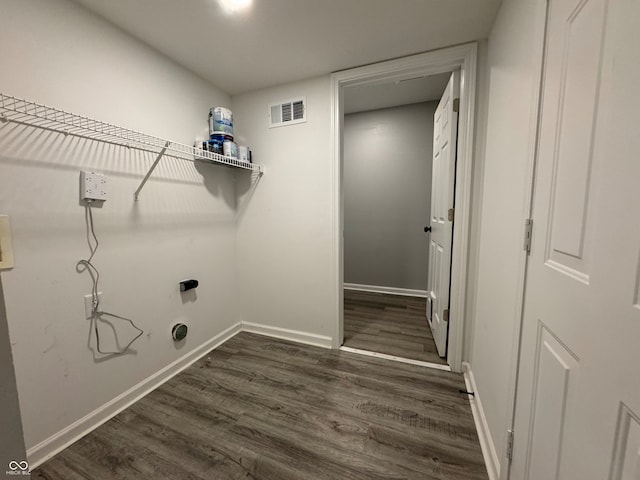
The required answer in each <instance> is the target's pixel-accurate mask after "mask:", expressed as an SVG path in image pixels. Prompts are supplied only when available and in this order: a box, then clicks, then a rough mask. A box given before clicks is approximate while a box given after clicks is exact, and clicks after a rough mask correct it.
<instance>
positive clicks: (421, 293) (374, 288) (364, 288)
mask: <svg viewBox="0 0 640 480" xmlns="http://www.w3.org/2000/svg"><path fill="white" fill-rule="evenodd" d="M344 289H345V290H356V291H358V292H372V293H387V294H389V295H404V296H405V297H421V298H427V291H426V290H412V289H410V288H396V287H382V286H378V285H362V284H360V283H345V284H344Z"/></svg>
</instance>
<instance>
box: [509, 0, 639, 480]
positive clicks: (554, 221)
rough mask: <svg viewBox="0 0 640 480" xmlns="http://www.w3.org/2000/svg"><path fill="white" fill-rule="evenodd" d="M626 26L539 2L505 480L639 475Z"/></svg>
mask: <svg viewBox="0 0 640 480" xmlns="http://www.w3.org/2000/svg"><path fill="white" fill-rule="evenodd" d="M638 18H640V2H637V1H629V0H549V3H548V18H547V39H546V52H545V61H544V78H543V90H542V104H541V112H540V114H541V121H540V127H539V138H538V149H537V151H538V153H537V158H536V173H535V193H534V198H533V224H534V232H533V242H532V249H531V256H530V258H529V262H528V266H527V282H526V285H527V286H526V292H525V308H524V317H523V325H522V343H521V352H520V363H519V365H520V368H519V374H518V390H517V395H516V416H515V425H514V432H515V437H514V457H513V465H512V468H511V472H510V473H511V476H510V478H511V479H516V480H521V479H529V480H553V479H567V480H573V479H580V480H588V479H598V480H602V479H610V480H622V479H624V480H627V479H633V480H638V479H639V478H640V477H638V473H640V471H638V469H637V467H636V465H637V461H638V454H637V449H636V447H635V446H634V445H637V446H638V448H640V437H639V435H640V433H639V432H638V428H639V426H638V422H637V419H638V418H639V417H638V415H639V414H640V381H638V371H637V368H638V365H640V349H639V348H638V342H639V341H640V309H638V308H637V307H636V306H634V304H637V297H638V289H639V288H640V287H639V284H640V280H639V279H640V276H639V272H638V269H639V263H638V262H640V259H639V256H640V220H639V218H640V189H638V187H637V185H638V184H639V183H640V135H639V134H638V132H639V131H640V121H639V120H638V112H639V111H640V95H638V93H637V87H638V85H640V62H638V53H637V52H638V49H640V33H639V30H638V28H637V20H638ZM634 449H636V451H635V452H634ZM634 475H635V476H634Z"/></svg>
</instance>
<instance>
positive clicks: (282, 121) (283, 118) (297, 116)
mask: <svg viewBox="0 0 640 480" xmlns="http://www.w3.org/2000/svg"><path fill="white" fill-rule="evenodd" d="M306 121H307V98H306V97H300V98H295V99H293V100H287V101H285V102H278V103H272V104H271V105H269V128H273V127H282V126H284V125H293V124H295V123H302V122H306Z"/></svg>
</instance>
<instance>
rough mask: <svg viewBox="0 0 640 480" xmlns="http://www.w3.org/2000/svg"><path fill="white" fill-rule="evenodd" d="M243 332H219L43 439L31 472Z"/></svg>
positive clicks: (33, 453)
mask: <svg viewBox="0 0 640 480" xmlns="http://www.w3.org/2000/svg"><path fill="white" fill-rule="evenodd" d="M241 331H242V325H241V324H240V323H237V324H235V325H233V326H232V327H229V328H227V329H226V330H225V331H223V332H221V333H219V334H218V335H216V336H215V337H213V338H212V339H211V340H209V341H207V342H205V343H203V344H202V345H200V346H199V347H198V348H196V349H194V350H192V351H190V352H189V353H187V354H186V355H184V356H183V357H180V358H179V359H177V360H176V361H174V362H173V363H171V364H169V365H167V366H166V367H165V368H163V369H162V370H160V371H158V372H156V373H154V374H153V375H151V376H150V377H147V378H145V379H144V380H143V381H141V382H140V383H138V384H137V385H134V386H133V387H131V388H130V389H129V390H127V391H126V392H124V393H122V394H120V395H118V396H117V397H116V398H114V399H113V400H111V401H109V402H107V403H105V404H104V405H102V406H101V407H99V408H97V409H95V410H94V411H93V412H91V413H89V414H87V415H85V416H84V417H82V418H81V419H79V420H77V421H75V422H74V423H72V424H71V425H69V426H68V427H66V428H64V429H62V430H60V431H59V432H57V433H55V434H54V435H52V436H51V437H49V438H47V439H45V440H43V441H42V442H40V443H39V444H37V445H35V446H33V447H31V448H30V449H29V450H27V459H28V461H29V467H30V469H34V468H36V467H38V466H39V465H41V464H42V463H44V462H45V461H47V460H48V459H50V458H51V457H53V456H54V455H55V454H57V453H59V452H60V451H62V450H64V449H65V448H67V447H68V446H69V445H71V444H72V443H73V442H75V441H77V440H78V439H80V438H82V437H83V436H85V435H86V434H87V433H89V432H91V431H92V430H94V429H96V428H98V427H99V426H100V425H102V424H103V423H105V422H106V421H108V420H110V419H111V418H113V417H114V416H116V415H117V414H118V413H120V412H121V411H123V410H124V409H125V408H127V407H129V406H131V405H132V404H134V403H135V402H137V401H138V400H139V399H141V398H142V397H144V396H145V395H146V394H148V393H149V392H151V391H152V390H154V389H156V388H157V387H159V386H160V385H161V384H163V383H164V382H166V381H167V380H169V379H170V378H171V377H173V376H174V375H177V374H178V373H180V372H181V371H182V370H184V369H185V368H187V367H189V366H190V365H191V364H193V363H194V362H196V361H197V360H199V359H200V358H202V357H203V356H204V355H206V354H207V353H208V352H210V351H211V350H212V349H214V348H216V347H218V346H219V345H221V344H222V343H224V342H226V341H227V340H229V339H230V338H231V337H233V336H235V335H236V334H237V333H239V332H241Z"/></svg>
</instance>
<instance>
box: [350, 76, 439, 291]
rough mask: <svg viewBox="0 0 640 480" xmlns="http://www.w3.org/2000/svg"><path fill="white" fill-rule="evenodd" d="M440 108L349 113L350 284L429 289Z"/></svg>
mask: <svg viewBox="0 0 640 480" xmlns="http://www.w3.org/2000/svg"><path fill="white" fill-rule="evenodd" d="M349 93H350V92H349V90H348V89H347V90H346V92H345V96H346V98H348V97H349ZM437 106H438V102H422V103H417V104H413V105H404V106H401V107H393V108H385V109H381V110H373V111H369V112H361V113H354V114H350V115H345V118H344V130H343V132H344V133H343V135H344V160H343V161H344V176H343V182H344V281H345V283H355V284H361V285H375V286H384V287H394V288H406V289H412V290H425V291H426V289H427V268H428V236H427V235H426V234H425V233H424V230H423V229H424V226H425V225H428V224H429V215H430V211H431V209H430V205H431V165H432V163H433V162H432V156H433V115H434V112H435V110H436V108H437Z"/></svg>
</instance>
